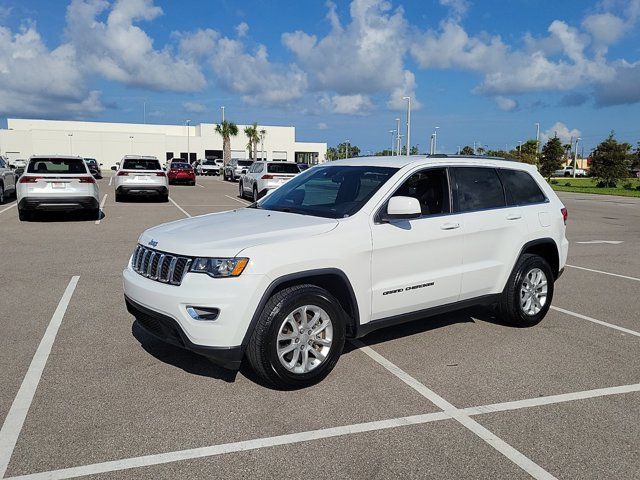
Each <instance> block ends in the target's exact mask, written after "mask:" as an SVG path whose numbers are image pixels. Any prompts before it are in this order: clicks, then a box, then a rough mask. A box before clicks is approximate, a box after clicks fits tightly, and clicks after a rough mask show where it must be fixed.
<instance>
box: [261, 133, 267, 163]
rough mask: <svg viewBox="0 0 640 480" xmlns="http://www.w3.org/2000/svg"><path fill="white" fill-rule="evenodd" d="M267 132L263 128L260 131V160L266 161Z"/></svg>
mask: <svg viewBox="0 0 640 480" xmlns="http://www.w3.org/2000/svg"><path fill="white" fill-rule="evenodd" d="M266 133H267V131H266V130H265V129H264V128H263V129H262V130H260V159H261V160H264V136H265V134H266Z"/></svg>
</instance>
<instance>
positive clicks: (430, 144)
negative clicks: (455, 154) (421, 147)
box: [429, 133, 433, 155]
mask: <svg viewBox="0 0 640 480" xmlns="http://www.w3.org/2000/svg"><path fill="white" fill-rule="evenodd" d="M429 155H433V133H432V134H431V143H429Z"/></svg>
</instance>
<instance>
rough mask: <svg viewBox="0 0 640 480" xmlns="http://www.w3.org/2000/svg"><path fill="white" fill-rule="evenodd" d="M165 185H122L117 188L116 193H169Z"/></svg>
mask: <svg viewBox="0 0 640 480" xmlns="http://www.w3.org/2000/svg"><path fill="white" fill-rule="evenodd" d="M168 193H169V189H168V188H167V187H166V186H164V185H122V186H120V187H118V188H116V195H167V194H168Z"/></svg>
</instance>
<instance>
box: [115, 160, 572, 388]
mask: <svg viewBox="0 0 640 480" xmlns="http://www.w3.org/2000/svg"><path fill="white" fill-rule="evenodd" d="M566 219H567V211H566V209H565V208H564V206H563V205H562V203H561V202H560V200H559V199H558V197H557V196H556V194H555V193H554V192H553V191H552V190H551V188H550V187H549V185H548V184H547V183H546V182H545V181H544V179H543V178H542V177H541V176H540V175H539V174H538V172H537V171H536V169H535V168H534V167H532V166H530V165H527V164H523V163H515V162H510V161H504V160H500V159H494V158H478V157H471V158H465V157H460V156H450V157H446V156H440V158H433V157H431V158H430V157H418V156H416V157H410V158H407V157H393V158H390V157H377V158H358V159H352V160H344V161H336V162H331V163H330V164H326V165H320V166H317V167H315V168H313V169H310V170H307V171H306V172H304V173H301V174H300V175H298V176H297V177H295V178H293V179H292V180H290V181H289V182H287V183H286V184H285V185H283V186H281V187H280V188H278V189H277V190H275V191H274V192H273V193H272V194H271V195H269V196H267V197H265V198H263V199H262V200H260V201H259V202H257V203H254V204H252V205H251V206H249V207H248V208H243V209H238V210H233V211H229V212H222V213H214V214H209V215H204V216H201V217H196V218H190V219H185V220H179V221H176V222H172V223H168V224H165V225H161V226H158V227H154V228H151V229H149V230H147V231H146V232H144V233H143V234H142V235H141V236H140V239H139V243H138V245H137V246H136V248H135V250H134V253H133V255H132V257H131V259H130V261H129V265H128V266H127V268H126V269H125V270H124V273H123V276H124V293H125V300H126V304H127V307H128V310H129V312H131V313H132V314H133V315H134V316H135V317H136V318H137V320H138V322H139V324H140V325H141V326H142V327H144V328H145V329H146V330H147V331H149V332H150V333H151V334H153V335H155V336H157V337H159V338H161V339H163V340H164V341H167V342H170V343H173V344H175V345H179V346H181V347H184V348H187V349H189V350H193V351H195V352H197V353H200V354H202V355H205V356H207V357H209V358H211V359H213V360H214V361H215V362H217V363H219V364H221V365H223V366H225V367H227V368H238V367H239V365H240V362H241V361H242V359H243V358H244V357H245V356H246V359H247V360H248V362H249V363H250V365H251V366H252V367H253V369H254V370H255V371H256V373H257V374H258V376H259V377H260V378H261V379H262V380H263V381H264V382H265V383H267V384H270V385H273V386H276V387H279V388H297V387H303V386H307V385H310V384H312V383H314V382H318V381H319V380H321V379H322V378H324V377H325V376H326V375H327V374H328V373H329V372H330V371H331V369H332V368H333V367H334V366H335V364H336V362H337V361H338V358H339V357H340V354H341V352H342V349H343V346H344V342H345V338H357V337H362V336H363V335H366V334H367V333H369V332H371V331H373V330H375V329H378V328H381V327H387V326H391V325H396V324H399V323H401V322H405V321H409V320H423V321H425V319H426V318H427V317H429V316H430V315H434V314H439V313H443V312H447V311H451V310H456V309H460V308H464V307H468V306H471V305H495V306H496V312H497V314H498V315H499V317H501V318H502V319H503V320H504V321H505V322H508V323H510V324H512V325H516V326H521V327H525V326H531V325H535V324H537V323H538V322H540V320H542V318H543V317H544V316H545V314H546V313H547V311H548V310H549V306H550V304H551V300H552V297H553V285H554V281H555V280H556V279H557V278H558V276H559V275H560V274H561V273H562V271H563V268H564V265H565V262H566V258H567V250H568V242H567V239H566V238H565V223H566Z"/></svg>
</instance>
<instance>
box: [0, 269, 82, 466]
mask: <svg viewBox="0 0 640 480" xmlns="http://www.w3.org/2000/svg"><path fill="white" fill-rule="evenodd" d="M79 279H80V277H79V276H74V277H71V280H70V281H69V285H67V288H66V289H65V291H64V293H63V295H62V298H61V299H60V302H59V303H58V306H57V308H56V310H55V312H53V316H52V317H51V320H50V321H49V326H48V327H47V329H46V331H45V332H44V336H43V337H42V340H40V345H38V349H37V350H36V353H35V354H34V355H33V359H32V360H31V364H30V365H29V368H28V370H27V373H26V375H25V376H24V379H23V380H22V385H20V389H19V390H18V393H17V395H16V397H15V398H14V399H13V403H12V404H11V408H10V409H9V413H7V417H6V418H5V420H4V423H3V424H2V429H0V478H4V474H5V473H6V471H7V467H8V466H9V460H11V455H12V454H13V449H14V448H15V446H16V442H17V441H18V436H19V435H20V431H21V430H22V425H23V424H24V421H25V419H26V418H27V413H28V412H29V407H30V406H31V402H32V401H33V396H34V395H35V393H36V389H37V388H38V383H40V378H41V377H42V372H43V371H44V367H45V365H46V363H47V359H48V358H49V354H50V353H51V347H52V346H53V342H54V340H55V339H56V335H57V334H58V329H59V328H60V324H61V323H62V319H63V318H64V314H65V312H66V311H67V307H68V306H69V301H70V300H71V296H72V295H73V292H74V290H75V289H76V285H78V280H79Z"/></svg>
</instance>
